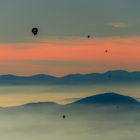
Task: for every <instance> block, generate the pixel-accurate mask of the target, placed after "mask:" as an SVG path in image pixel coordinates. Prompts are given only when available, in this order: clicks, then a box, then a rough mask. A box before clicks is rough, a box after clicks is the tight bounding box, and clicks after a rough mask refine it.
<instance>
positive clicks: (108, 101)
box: [11, 93, 140, 109]
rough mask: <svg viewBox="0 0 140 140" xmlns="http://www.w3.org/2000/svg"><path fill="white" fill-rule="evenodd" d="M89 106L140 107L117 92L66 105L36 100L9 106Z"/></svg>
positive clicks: (134, 100) (38, 107)
mask: <svg viewBox="0 0 140 140" xmlns="http://www.w3.org/2000/svg"><path fill="white" fill-rule="evenodd" d="M77 105H78V106H79V105H82V106H85V107H87V106H89V107H92V108H94V107H96V106H97V105H100V106H114V105H115V106H116V105H119V106H130V105H132V106H139V107H140V102H139V101H137V100H136V99H134V98H132V97H129V96H124V95H120V94H117V93H103V94H97V95H94V96H90V97H86V98H82V99H80V100H77V101H75V102H72V103H70V104H66V105H60V104H57V103H54V102H37V103H28V104H24V105H21V106H17V107H11V109H12V108H16V109H27V108H31V109H41V108H46V109H55V108H59V109H61V108H67V107H68V108H69V107H73V109H74V107H75V106H77Z"/></svg>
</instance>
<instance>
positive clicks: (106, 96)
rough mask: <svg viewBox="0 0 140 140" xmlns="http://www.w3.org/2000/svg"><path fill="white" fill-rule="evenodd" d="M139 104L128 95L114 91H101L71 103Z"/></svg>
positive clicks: (139, 103)
mask: <svg viewBox="0 0 140 140" xmlns="http://www.w3.org/2000/svg"><path fill="white" fill-rule="evenodd" d="M76 104H82V105H104V106H106V105H140V102H138V101H137V100H135V99H133V98H132V97H129V96H124V95H120V94H116V93H103V94H98V95H95V96H90V97H86V98H83V99H80V100H78V101H76V102H74V103H71V105H76Z"/></svg>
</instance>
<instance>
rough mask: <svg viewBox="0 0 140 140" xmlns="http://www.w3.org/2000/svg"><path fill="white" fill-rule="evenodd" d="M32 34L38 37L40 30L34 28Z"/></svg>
mask: <svg viewBox="0 0 140 140" xmlns="http://www.w3.org/2000/svg"><path fill="white" fill-rule="evenodd" d="M32 33H33V34H34V36H36V35H37V34H38V28H33V29H32Z"/></svg>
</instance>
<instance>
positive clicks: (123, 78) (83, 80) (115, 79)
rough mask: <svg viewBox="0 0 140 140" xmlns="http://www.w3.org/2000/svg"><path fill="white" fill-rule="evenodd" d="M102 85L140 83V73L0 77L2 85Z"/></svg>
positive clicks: (110, 72) (119, 71) (112, 72)
mask: <svg viewBox="0 0 140 140" xmlns="http://www.w3.org/2000/svg"><path fill="white" fill-rule="evenodd" d="M100 83H101V84H103V83H106V84H107V83H109V84H113V83H140V72H127V71H123V70H116V71H108V72H105V73H91V74H71V75H67V76H64V77H54V76H50V75H44V74H39V75H34V76H15V75H1V76H0V85H73V84H74V85H75V84H79V85H91V84H100Z"/></svg>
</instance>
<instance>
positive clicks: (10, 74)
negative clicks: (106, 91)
mask: <svg viewBox="0 0 140 140" xmlns="http://www.w3.org/2000/svg"><path fill="white" fill-rule="evenodd" d="M119 71H122V72H128V73H135V72H140V71H127V70H123V69H122V70H121V69H120V70H119V69H116V70H107V71H104V72H91V73H80V72H79V73H69V74H66V75H61V76H57V75H49V74H47V73H37V74H33V75H15V74H12V73H7V74H0V76H6V75H9V76H18V77H33V76H37V75H45V76H52V77H56V78H62V77H65V76H69V75H78V74H80V75H88V74H105V73H107V72H119Z"/></svg>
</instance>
